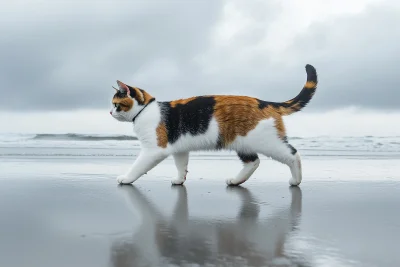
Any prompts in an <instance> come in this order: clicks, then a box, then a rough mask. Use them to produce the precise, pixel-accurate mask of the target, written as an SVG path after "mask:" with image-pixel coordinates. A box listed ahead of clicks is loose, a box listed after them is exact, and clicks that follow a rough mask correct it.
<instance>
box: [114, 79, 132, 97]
mask: <svg viewBox="0 0 400 267" xmlns="http://www.w3.org/2000/svg"><path fill="white" fill-rule="evenodd" d="M117 84H118V87H119V91H120V92H121V93H124V94H127V95H129V94H130V92H129V87H128V86H127V85H126V84H124V83H123V82H121V81H118V80H117Z"/></svg>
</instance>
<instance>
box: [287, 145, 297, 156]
mask: <svg viewBox="0 0 400 267" xmlns="http://www.w3.org/2000/svg"><path fill="white" fill-rule="evenodd" d="M287 146H288V147H289V148H290V153H292V155H295V154H296V153H297V150H296V148H294V147H293V146H292V145H291V144H287Z"/></svg>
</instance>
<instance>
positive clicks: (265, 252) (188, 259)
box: [111, 185, 308, 267]
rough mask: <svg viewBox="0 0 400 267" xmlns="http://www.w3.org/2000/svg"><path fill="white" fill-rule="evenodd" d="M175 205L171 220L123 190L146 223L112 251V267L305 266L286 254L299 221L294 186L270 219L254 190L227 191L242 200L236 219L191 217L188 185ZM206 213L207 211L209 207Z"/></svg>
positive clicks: (128, 187) (137, 192)
mask: <svg viewBox="0 0 400 267" xmlns="http://www.w3.org/2000/svg"><path fill="white" fill-rule="evenodd" d="M172 188H173V190H176V193H177V195H178V196H177V201H176V204H175V208H174V212H173V214H172V215H171V216H170V217H167V216H164V215H163V214H162V213H161V212H160V211H159V210H158V209H157V207H156V206H155V205H154V204H153V203H152V202H151V201H150V200H149V199H148V198H147V197H146V195H145V194H143V193H142V192H141V191H140V190H138V189H137V188H136V187H135V186H132V185H124V186H119V190H120V191H121V193H123V194H124V197H125V198H126V200H127V204H128V205H129V207H130V208H131V209H133V210H134V211H135V213H137V212H139V213H140V215H141V217H142V223H141V225H140V227H139V229H138V230H137V232H136V233H135V234H134V236H133V237H130V238H127V239H126V240H119V241H118V242H116V243H114V244H113V246H112V252H111V263H112V265H113V266H115V267H125V266H138V267H141V266H307V265H308V264H306V263H305V262H301V261H300V258H299V257H292V256H291V255H290V253H287V252H286V251H285V249H284V248H285V243H286V241H287V238H288V237H290V235H291V234H293V232H294V231H295V229H296V226H297V225H298V221H299V219H300V216H301V208H302V193H301V189H300V188H299V187H290V188H289V190H290V193H291V201H290V203H288V206H287V208H283V209H279V210H278V211H277V212H276V213H274V214H273V215H272V216H269V217H268V218H266V219H262V220H261V219H259V213H260V206H259V205H258V204H257V203H258V201H257V199H255V197H254V196H253V194H252V193H251V192H250V190H248V189H246V188H244V187H228V188H227V193H233V194H236V195H237V196H238V197H239V198H240V199H241V205H240V206H239V207H238V208H239V209H238V214H237V217H236V219H234V220H231V219H229V220H228V219H226V220H225V221H217V222H215V221H210V220H209V219H206V218H191V217H189V208H188V193H187V189H186V187H185V186H178V187H172ZM205 208H206V207H205Z"/></svg>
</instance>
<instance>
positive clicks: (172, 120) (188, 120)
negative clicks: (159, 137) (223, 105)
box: [159, 96, 216, 144]
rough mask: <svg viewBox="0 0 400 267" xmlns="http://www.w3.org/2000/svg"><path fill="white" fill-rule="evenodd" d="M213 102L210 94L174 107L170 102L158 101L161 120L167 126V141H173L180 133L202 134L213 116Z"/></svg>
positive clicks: (171, 142)
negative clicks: (161, 114) (161, 115)
mask: <svg viewBox="0 0 400 267" xmlns="http://www.w3.org/2000/svg"><path fill="white" fill-rule="evenodd" d="M215 103H216V101H215V99H214V97H212V96H201V97H197V98H195V99H193V100H191V101H189V102H188V103H186V104H177V105H176V106H175V107H172V106H171V103H170V102H159V105H160V108H161V110H162V113H163V118H162V120H163V122H164V123H165V126H166V128H167V135H168V143H170V144H173V143H175V142H176V141H177V140H178V138H179V137H180V136H181V135H182V134H186V133H190V134H191V135H199V134H204V133H205V132H206V131H207V129H208V126H209V124H210V121H211V118H212V116H213V113H214V106H215Z"/></svg>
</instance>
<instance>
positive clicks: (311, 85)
mask: <svg viewBox="0 0 400 267" xmlns="http://www.w3.org/2000/svg"><path fill="white" fill-rule="evenodd" d="M315 86H317V84H316V83H315V82H311V81H308V82H306V84H305V85H304V87H305V88H307V89H312V88H314V87H315Z"/></svg>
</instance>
